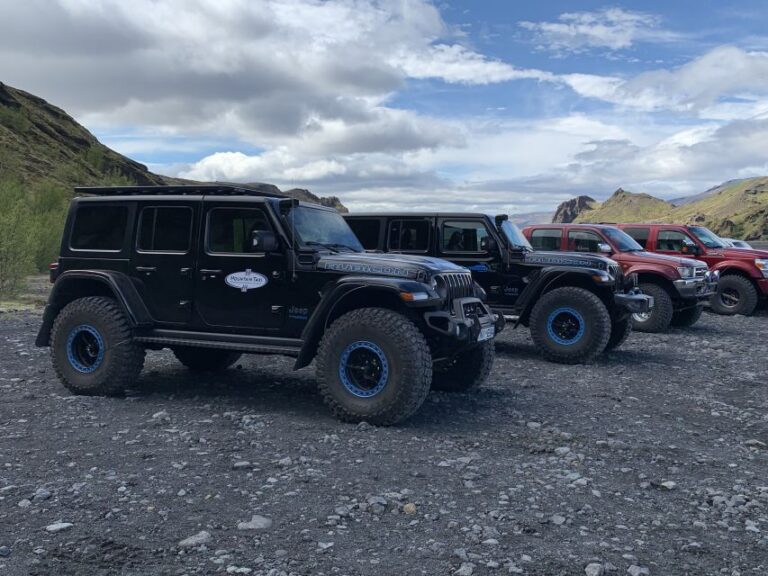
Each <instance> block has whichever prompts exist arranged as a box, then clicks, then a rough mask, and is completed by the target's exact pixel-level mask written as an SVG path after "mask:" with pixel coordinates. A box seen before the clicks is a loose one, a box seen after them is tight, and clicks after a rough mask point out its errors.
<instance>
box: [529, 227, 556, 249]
mask: <svg viewBox="0 0 768 576" xmlns="http://www.w3.org/2000/svg"><path fill="white" fill-rule="evenodd" d="M528 240H529V241H530V243H531V246H533V249H534V250H541V251H544V252H559V251H561V250H562V249H563V229H562V228H534V229H533V230H531V234H530V237H529V238H528Z"/></svg>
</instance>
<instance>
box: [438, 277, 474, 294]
mask: <svg viewBox="0 0 768 576" xmlns="http://www.w3.org/2000/svg"><path fill="white" fill-rule="evenodd" d="M439 277H440V278H441V279H442V280H443V281H444V282H445V286H446V289H447V297H448V300H455V299H456V298H467V297H470V296H474V295H475V290H474V286H473V283H472V275H471V274H467V273H464V272H456V273H449V274H440V275H439Z"/></svg>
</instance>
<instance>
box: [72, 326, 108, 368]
mask: <svg viewBox="0 0 768 576" xmlns="http://www.w3.org/2000/svg"><path fill="white" fill-rule="evenodd" d="M67 359H68V360H69V364H70V365H71V366H72V368H74V369H75V370H77V371H78V372H82V373H83V374H90V373H91V372H95V371H96V370H98V368H99V366H101V363H102V362H103V361H104V339H103V338H102V337H101V334H99V331H98V330H96V328H94V327H93V326H91V325H90V324H80V325H79V326H75V327H74V328H72V330H70V331H69V335H68V336H67Z"/></svg>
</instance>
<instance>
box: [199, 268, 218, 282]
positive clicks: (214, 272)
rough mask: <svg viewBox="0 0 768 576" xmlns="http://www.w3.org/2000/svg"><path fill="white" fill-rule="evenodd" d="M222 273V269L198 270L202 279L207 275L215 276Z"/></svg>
mask: <svg viewBox="0 0 768 576" xmlns="http://www.w3.org/2000/svg"><path fill="white" fill-rule="evenodd" d="M223 273H224V271H223V270H207V269H202V270H200V275H201V276H202V277H203V280H205V279H206V278H208V277H211V278H216V276H218V275H219V274H223Z"/></svg>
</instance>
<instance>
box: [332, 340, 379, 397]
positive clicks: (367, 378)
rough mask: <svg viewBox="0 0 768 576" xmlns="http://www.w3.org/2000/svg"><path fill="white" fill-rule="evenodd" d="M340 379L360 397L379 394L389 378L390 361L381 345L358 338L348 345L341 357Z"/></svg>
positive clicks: (351, 391)
mask: <svg viewBox="0 0 768 576" xmlns="http://www.w3.org/2000/svg"><path fill="white" fill-rule="evenodd" d="M339 379H340V380H341V383H342V384H343V385H344V388H345V389H346V390H347V391H348V392H349V393H350V394H352V395H354V396H357V397H358V398H372V397H373V396H376V395H377V394H379V393H380V392H381V391H382V390H384V388H385V387H386V385H387V382H388V380H389V362H388V361H387V356H386V354H384V350H382V349H381V346H379V345H378V344H375V343H373V342H369V341H367V340H358V341H356V342H353V343H352V344H350V345H349V346H347V347H346V348H345V349H344V351H343V352H342V353H341V358H340V359H339Z"/></svg>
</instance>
